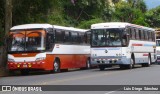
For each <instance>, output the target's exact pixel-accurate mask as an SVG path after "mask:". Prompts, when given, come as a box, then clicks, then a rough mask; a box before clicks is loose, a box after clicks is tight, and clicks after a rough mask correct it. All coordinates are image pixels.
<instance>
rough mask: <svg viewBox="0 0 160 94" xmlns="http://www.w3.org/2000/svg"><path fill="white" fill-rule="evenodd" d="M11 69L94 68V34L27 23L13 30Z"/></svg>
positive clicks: (23, 71)
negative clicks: (91, 66)
mask: <svg viewBox="0 0 160 94" xmlns="http://www.w3.org/2000/svg"><path fill="white" fill-rule="evenodd" d="M8 42H9V43H8V68H9V70H10V71H15V70H20V71H21V73H22V74H27V73H28V72H29V71H30V70H51V71H54V72H60V70H61V69H70V68H84V67H87V68H89V67H90V61H89V60H90V57H89V56H90V45H89V43H90V32H89V30H84V29H77V28H73V27H63V26H56V25H50V24H25V25H18V26H14V27H12V28H11V29H10V33H9V39H8Z"/></svg>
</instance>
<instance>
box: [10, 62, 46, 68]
mask: <svg viewBox="0 0 160 94" xmlns="http://www.w3.org/2000/svg"><path fill="white" fill-rule="evenodd" d="M45 63H46V62H45V60H43V61H37V62H8V69H9V70H23V69H28V70H45Z"/></svg>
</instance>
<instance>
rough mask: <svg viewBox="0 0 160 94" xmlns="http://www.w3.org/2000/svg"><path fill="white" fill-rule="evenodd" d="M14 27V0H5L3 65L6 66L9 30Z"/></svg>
mask: <svg viewBox="0 0 160 94" xmlns="http://www.w3.org/2000/svg"><path fill="white" fill-rule="evenodd" d="M11 27H12V0H5V35H4V38H3V39H4V45H3V48H2V50H3V51H2V58H3V59H2V64H1V65H2V66H3V67H5V66H6V64H7V63H6V62H7V43H6V41H5V40H7V36H8V32H9V30H10V28H11Z"/></svg>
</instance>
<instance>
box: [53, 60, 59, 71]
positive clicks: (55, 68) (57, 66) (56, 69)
mask: <svg viewBox="0 0 160 94" xmlns="http://www.w3.org/2000/svg"><path fill="white" fill-rule="evenodd" d="M58 69H59V64H58V63H57V62H56V61H55V63H54V71H55V72H57V71H58Z"/></svg>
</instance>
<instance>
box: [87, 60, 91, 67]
mask: <svg viewBox="0 0 160 94" xmlns="http://www.w3.org/2000/svg"><path fill="white" fill-rule="evenodd" d="M90 67H91V65H90V62H89V60H87V68H90Z"/></svg>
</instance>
